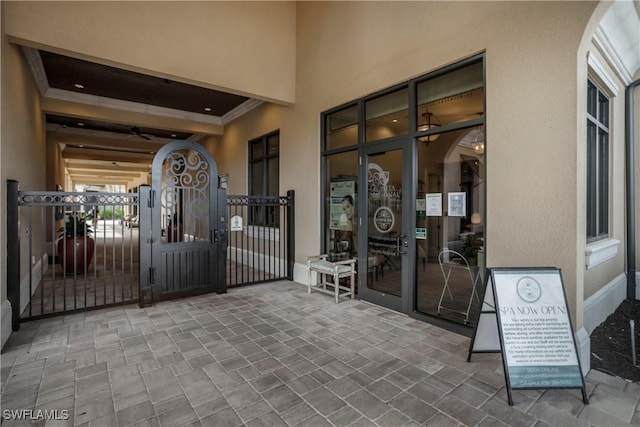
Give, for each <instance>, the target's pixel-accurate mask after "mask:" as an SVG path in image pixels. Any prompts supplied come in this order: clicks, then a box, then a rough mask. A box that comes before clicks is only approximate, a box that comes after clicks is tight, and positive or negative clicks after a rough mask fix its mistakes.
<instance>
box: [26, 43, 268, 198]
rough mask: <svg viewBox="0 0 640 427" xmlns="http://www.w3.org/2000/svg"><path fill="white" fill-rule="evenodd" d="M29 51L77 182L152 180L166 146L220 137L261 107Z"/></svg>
mask: <svg viewBox="0 0 640 427" xmlns="http://www.w3.org/2000/svg"><path fill="white" fill-rule="evenodd" d="M23 49H24V53H25V55H26V57H27V60H28V62H29V64H30V66H31V67H32V71H33V75H34V78H35V79H36V82H37V84H38V87H39V89H40V92H41V95H42V97H43V99H48V98H51V100H52V101H53V106H54V107H53V108H46V109H45V121H46V124H47V132H48V133H47V135H48V139H50V141H49V142H51V143H56V144H59V145H60V148H61V150H62V158H63V160H64V162H65V170H66V171H67V173H68V174H69V176H70V178H71V180H72V181H73V182H74V183H75V184H84V185H98V186H99V185H104V184H124V185H126V186H128V187H132V186H136V185H138V184H139V183H140V180H141V179H142V180H145V179H147V175H148V171H149V167H150V164H151V161H152V160H153V156H154V155H155V153H156V152H157V151H158V150H159V149H160V148H161V147H162V145H164V144H166V143H167V142H169V141H171V140H184V139H190V140H194V141H198V140H200V139H201V138H203V137H205V136H207V135H219V134H220V132H221V131H222V127H223V126H224V123H225V121H226V120H231V119H232V118H234V117H237V116H238V115H240V114H243V113H244V112H246V111H248V108H249V109H250V108H254V107H255V105H259V103H258V104H256V103H255V102H253V103H252V102H247V101H256V100H251V99H250V98H247V97H244V96H239V95H236V94H232V93H225V92H222V91H219V90H213V89H210V88H206V87H200V86H196V85H191V84H185V83H182V82H178V81H173V80H169V79H164V78H159V77H156V76H152V75H147V74H142V73H139V72H132V71H129V70H124V69H120V68H115V67H112V66H106V65H102V64H99V63H96V62H90V61H86V60H82V59H78V58H74V57H70V56H65V55H60V54H57V53H52V52H47V51H43V50H35V49H32V48H28V47H23ZM79 85H80V87H79ZM132 103H133V104H132ZM248 105H251V106H252V107H247V106H248ZM225 115H226V116H225ZM116 116H117V117H116ZM111 117H113V118H111ZM69 190H72V189H69Z"/></svg>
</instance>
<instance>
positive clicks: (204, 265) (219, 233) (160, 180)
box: [140, 141, 227, 305]
mask: <svg viewBox="0 0 640 427" xmlns="http://www.w3.org/2000/svg"><path fill="white" fill-rule="evenodd" d="M151 183H152V186H151V189H149V188H148V187H142V189H141V205H140V209H141V216H142V217H147V218H151V221H150V223H144V222H141V223H140V233H141V234H140V236H141V242H140V248H141V260H140V277H141V285H142V286H141V298H140V304H141V305H147V304H150V303H151V301H153V300H162V299H168V298H175V297H179V296H186V295H191V294H197V293H205V292H218V293H222V292H226V283H225V279H226V275H225V271H226V255H227V251H226V247H227V226H226V223H227V221H226V209H225V206H226V190H223V189H218V170H217V166H216V163H215V161H214V160H213V158H212V157H211V155H210V154H209V152H208V151H207V150H206V149H205V148H204V147H203V146H202V145H200V144H197V143H195V142H191V141H173V142H171V143H169V144H167V145H165V146H163V147H162V149H160V150H159V151H158V153H157V154H156V156H155V157H154V160H153V165H152V168H151Z"/></svg>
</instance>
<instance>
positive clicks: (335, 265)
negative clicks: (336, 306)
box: [307, 254, 356, 303]
mask: <svg viewBox="0 0 640 427" xmlns="http://www.w3.org/2000/svg"><path fill="white" fill-rule="evenodd" d="M307 267H308V269H309V282H308V283H309V284H308V288H307V293H311V288H312V287H313V288H316V289H317V290H318V291H320V292H324V293H328V294H331V295H334V296H335V298H336V303H337V302H338V301H339V299H340V297H348V296H350V297H351V299H353V298H355V288H356V281H355V274H356V259H355V258H351V259H345V260H343V261H336V262H331V261H327V255H326V254H323V255H315V256H310V257H308V258H307ZM314 271H315V272H316V274H317V275H318V276H319V278H320V280H319V281H318V280H316V283H312V282H311V278H312V274H311V273H312V272H314ZM327 276H332V277H333V283H332V282H329V281H327ZM344 277H349V278H350V286H349V287H347V286H340V279H342V278H344ZM327 287H329V289H328V288H327Z"/></svg>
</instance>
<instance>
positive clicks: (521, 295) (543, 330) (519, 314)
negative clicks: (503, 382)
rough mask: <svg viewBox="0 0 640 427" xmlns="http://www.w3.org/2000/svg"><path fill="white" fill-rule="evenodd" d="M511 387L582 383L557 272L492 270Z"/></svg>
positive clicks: (567, 312) (552, 386) (559, 276)
mask: <svg viewBox="0 0 640 427" xmlns="http://www.w3.org/2000/svg"><path fill="white" fill-rule="evenodd" d="M493 279H494V290H495V297H496V309H497V313H498V321H499V323H500V333H501V335H502V342H503V352H504V355H505V362H506V365H507V370H508V377H509V382H510V384H511V388H512V389H515V388H555V387H557V388H568V387H582V386H583V382H582V373H581V371H580V365H579V362H578V358H577V353H576V347H575V341H574V339H573V330H572V327H571V320H570V315H569V310H568V308H567V301H566V297H565V294H564V289H563V285H562V278H561V275H560V270H557V269H548V270H547V269H531V270H500V271H495V272H493Z"/></svg>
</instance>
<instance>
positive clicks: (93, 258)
mask: <svg viewBox="0 0 640 427" xmlns="http://www.w3.org/2000/svg"><path fill="white" fill-rule="evenodd" d="M139 202H140V197H139V193H88V192H61V191H19V188H18V182H16V181H11V180H9V181H7V261H8V262H7V298H8V299H9V301H10V302H11V305H12V307H13V310H12V316H13V317H12V327H13V328H14V330H15V329H17V328H18V327H19V326H18V325H19V322H20V321H24V320H32V319H38V318H41V317H47V316H51V315H59V314H63V313H68V312H74V311H83V310H88V309H95V308H100V307H106V306H111V305H119V304H130V303H134V302H137V301H138V298H139V292H140V270H139V268H140V257H141V255H140V249H141V248H140V238H139V228H138V227H139V224H140V222H141V221H150V218H147V219H144V218H141V219H140V221H136V218H135V215H133V213H138V212H141V211H140V210H139ZM227 214H228V216H227V218H228V219H229V220H228V221H229V224H228V247H227V264H226V285H227V287H237V286H242V285H248V284H254V283H262V282H268V281H274V280H282V279H288V280H293V266H294V253H295V248H294V242H295V223H294V218H295V212H294V192H293V191H288V192H287V195H286V196H274V197H263V196H227ZM240 218H241V222H242V225H241V226H240V227H239V228H234V224H233V221H234V219H235V220H238V219H240ZM236 229H237V231H235V230H236ZM231 230H234V231H231ZM185 244H186V243H185Z"/></svg>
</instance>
